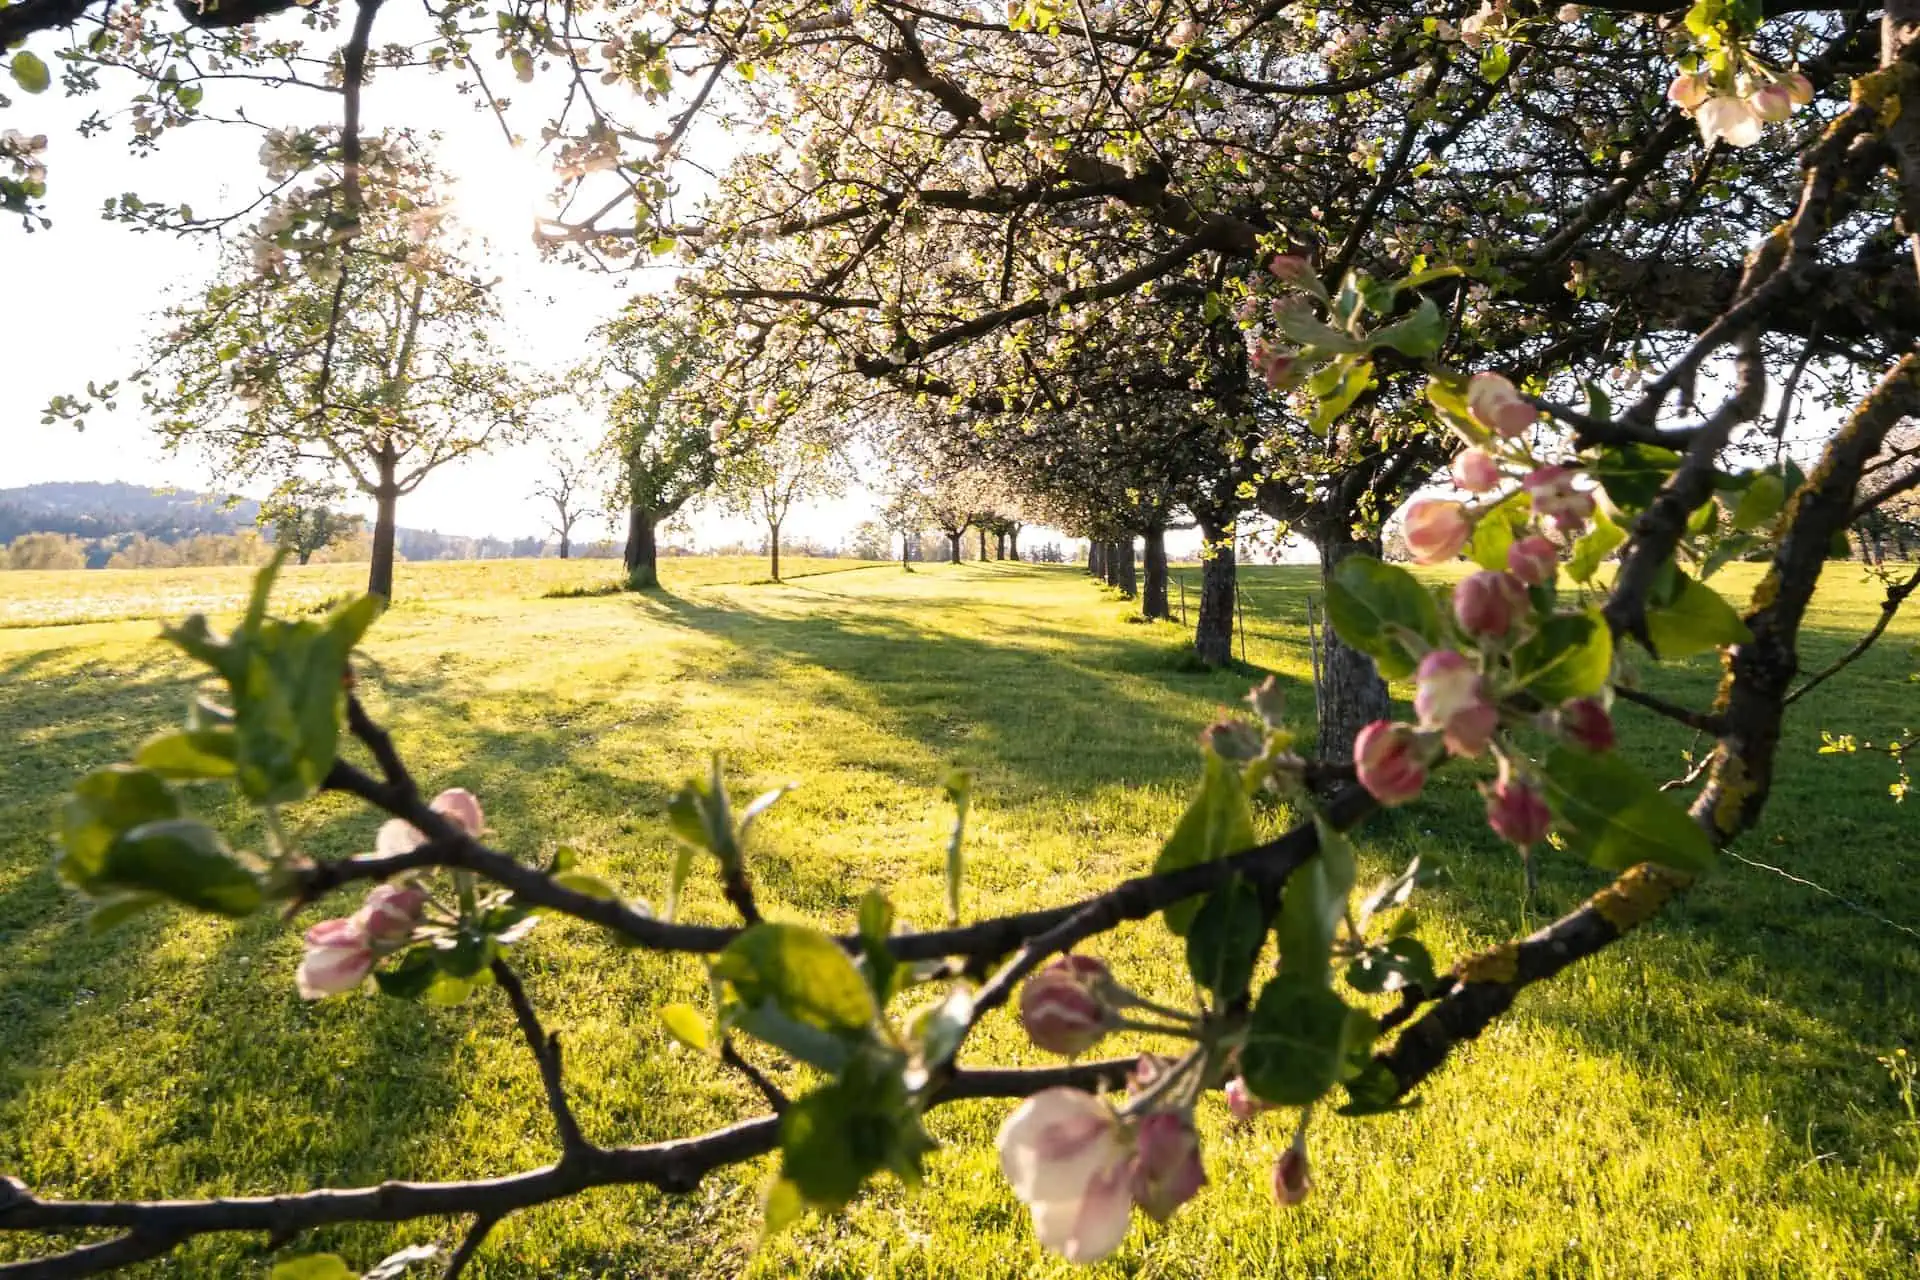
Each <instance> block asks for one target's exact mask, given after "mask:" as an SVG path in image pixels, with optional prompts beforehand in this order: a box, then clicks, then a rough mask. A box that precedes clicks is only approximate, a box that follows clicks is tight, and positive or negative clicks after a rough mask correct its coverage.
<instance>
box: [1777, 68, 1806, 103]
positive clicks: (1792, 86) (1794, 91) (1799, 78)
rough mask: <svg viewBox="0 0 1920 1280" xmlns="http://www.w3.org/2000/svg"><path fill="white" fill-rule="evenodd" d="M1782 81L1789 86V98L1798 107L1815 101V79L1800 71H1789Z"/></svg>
mask: <svg viewBox="0 0 1920 1280" xmlns="http://www.w3.org/2000/svg"><path fill="white" fill-rule="evenodd" d="M1781 83H1782V84H1784V85H1786V86H1787V98H1788V99H1789V100H1790V101H1791V102H1792V103H1793V105H1794V106H1796V107H1804V106H1806V105H1807V104H1808V103H1809V102H1812V101H1813V81H1811V80H1809V79H1807V78H1806V77H1805V76H1803V75H1801V74H1800V73H1799V72H1798V71H1789V72H1787V74H1786V76H1785V78H1783V79H1782V80H1781Z"/></svg>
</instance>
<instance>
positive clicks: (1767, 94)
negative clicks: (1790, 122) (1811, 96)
mask: <svg viewBox="0 0 1920 1280" xmlns="http://www.w3.org/2000/svg"><path fill="white" fill-rule="evenodd" d="M1747 105H1748V106H1750V107H1752V108H1753V113H1754V114H1755V115H1757V116H1759V117H1760V118H1761V119H1762V120H1765V121H1766V122H1767V123H1768V124H1778V123H1780V121H1782V120H1785V119H1786V118H1787V117H1788V116H1790V115H1792V114H1793V95H1792V94H1791V93H1790V92H1789V91H1788V90H1787V86H1785V85H1783V84H1763V85H1761V86H1760V87H1759V88H1758V89H1755V90H1754V91H1753V95H1752V96H1751V97H1749V98H1748V99H1747Z"/></svg>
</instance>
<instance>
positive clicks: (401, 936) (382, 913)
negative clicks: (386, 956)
mask: <svg viewBox="0 0 1920 1280" xmlns="http://www.w3.org/2000/svg"><path fill="white" fill-rule="evenodd" d="M426 905H427V894H426V891H425V890H423V889H416V888H414V887H412V886H411V885H397V884H381V885H375V886H374V887H373V890H372V892H370V893H368V894H367V900H366V902H365V903H364V904H362V905H361V907H360V910H359V911H358V912H356V913H355V914H354V917H353V920H354V923H355V924H357V925H359V926H360V929H361V932H363V933H364V934H366V936H367V939H368V941H369V942H370V943H374V944H377V945H381V946H390V945H391V944H393V943H396V942H405V941H406V940H407V939H409V938H411V937H412V936H413V927H414V926H415V925H417V924H419V923H420V912H421V909H422V908H424V907H425V906H426Z"/></svg>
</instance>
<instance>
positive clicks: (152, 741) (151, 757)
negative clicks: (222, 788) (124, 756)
mask: <svg viewBox="0 0 1920 1280" xmlns="http://www.w3.org/2000/svg"><path fill="white" fill-rule="evenodd" d="M239 749H240V748H239V739H238V738H237V737H236V736H235V735H234V733H233V731H232V730H231V729H187V730H184V731H182V732H179V733H165V734H161V735H160V736H159V737H155V738H149V739H147V741H146V742H145V743H143V744H142V745H141V747H140V749H139V750H138V751H136V752H134V753H133V762H134V763H135V764H137V765H139V766H140V767H141V768H143V769H151V770H153V771H154V772H155V773H157V774H159V775H160V776H161V777H163V778H176V779H180V780H182V781H192V780H198V779H204V778H231V777H232V776H233V768H234V763H233V762H234V757H235V755H236V754H237V753H238V751H239Z"/></svg>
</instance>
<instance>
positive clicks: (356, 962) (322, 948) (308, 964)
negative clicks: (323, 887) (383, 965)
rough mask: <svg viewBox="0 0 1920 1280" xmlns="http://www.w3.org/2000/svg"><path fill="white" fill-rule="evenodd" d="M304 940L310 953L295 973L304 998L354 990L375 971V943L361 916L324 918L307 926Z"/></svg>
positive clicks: (317, 998)
mask: <svg viewBox="0 0 1920 1280" xmlns="http://www.w3.org/2000/svg"><path fill="white" fill-rule="evenodd" d="M304 941H305V943H306V948H307V949H306V954H305V955H303V956H301V957H300V967H299V968H298V969H296V970H295V971H294V975H293V979H294V985H295V986H297V987H298V988H299V989H300V998H301V999H302V1000H319V999H323V998H324V997H326V996H337V995H340V994H342V993H344V992H348V991H352V990H354V989H355V988H357V987H358V986H359V985H360V984H361V983H362V982H365V981H366V980H367V975H368V974H369V973H372V972H373V947H372V945H371V943H370V942H369V941H368V939H367V935H366V931H365V930H364V929H362V928H361V926H360V922H359V921H358V920H354V919H348V918H345V917H341V918H338V919H333V920H322V921H321V922H320V923H319V924H316V925H315V926H313V928H311V929H309V930H307V932H306V937H305V939H304Z"/></svg>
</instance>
